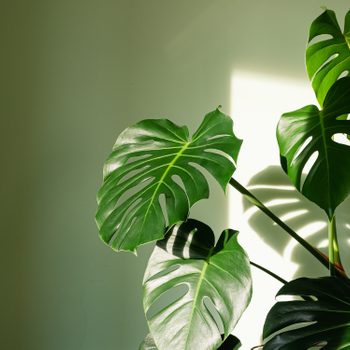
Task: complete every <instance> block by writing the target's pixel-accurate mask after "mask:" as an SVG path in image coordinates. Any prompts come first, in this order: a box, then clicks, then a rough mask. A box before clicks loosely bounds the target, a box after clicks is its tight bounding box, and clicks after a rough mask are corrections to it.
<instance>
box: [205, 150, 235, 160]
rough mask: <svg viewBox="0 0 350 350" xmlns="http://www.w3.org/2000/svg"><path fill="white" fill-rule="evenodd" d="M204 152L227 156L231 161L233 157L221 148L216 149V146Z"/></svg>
mask: <svg viewBox="0 0 350 350" xmlns="http://www.w3.org/2000/svg"><path fill="white" fill-rule="evenodd" d="M204 152H206V153H214V154H217V155H219V156H222V157H225V158H226V159H228V160H229V161H230V162H232V161H233V160H232V158H231V157H230V156H229V155H228V154H227V153H226V152H224V151H221V150H219V149H214V148H207V149H206V150H205V151H204Z"/></svg>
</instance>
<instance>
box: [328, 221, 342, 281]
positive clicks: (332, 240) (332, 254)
mask: <svg viewBox="0 0 350 350" xmlns="http://www.w3.org/2000/svg"><path fill="white" fill-rule="evenodd" d="M328 252H329V272H330V274H331V276H335V275H336V270H337V268H338V269H343V268H342V263H341V260H340V254H339V245H338V237H337V223H336V219H335V215H334V216H333V217H332V219H331V220H329V221H328Z"/></svg>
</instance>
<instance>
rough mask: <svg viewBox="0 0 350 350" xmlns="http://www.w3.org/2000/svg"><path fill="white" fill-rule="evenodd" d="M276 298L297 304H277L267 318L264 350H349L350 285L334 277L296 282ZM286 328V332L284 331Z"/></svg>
mask: <svg viewBox="0 0 350 350" xmlns="http://www.w3.org/2000/svg"><path fill="white" fill-rule="evenodd" d="M277 295H278V296H280V295H284V296H298V297H300V298H299V300H293V301H283V302H282V301H281V302H278V303H276V304H275V305H274V306H273V307H272V309H271V310H270V312H269V314H268V315H267V318H266V321H265V325H264V339H266V338H269V339H268V341H267V342H266V343H265V345H264V350H282V349H283V350H295V349H309V348H311V347H312V346H317V345H321V344H323V347H322V349H323V350H334V349H344V350H346V349H347V350H349V349H350V282H349V280H347V279H340V278H337V277H322V278H318V279H310V278H299V279H297V280H294V281H292V282H289V283H288V284H286V285H285V286H283V287H282V288H281V290H280V291H279V292H278V294H277ZM287 327H288V328H287Z"/></svg>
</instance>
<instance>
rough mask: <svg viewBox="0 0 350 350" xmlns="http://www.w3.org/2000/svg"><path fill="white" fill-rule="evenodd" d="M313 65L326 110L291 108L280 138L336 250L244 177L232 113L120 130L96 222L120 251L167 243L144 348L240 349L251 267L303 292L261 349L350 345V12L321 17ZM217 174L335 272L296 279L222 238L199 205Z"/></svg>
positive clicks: (278, 310)
mask: <svg viewBox="0 0 350 350" xmlns="http://www.w3.org/2000/svg"><path fill="white" fill-rule="evenodd" d="M306 66H307V72H308V75H309V78H310V80H311V84H312V87H313V89H314V91H315V94H316V97H317V100H318V103H319V106H315V105H309V106H306V107H303V108H300V109H298V110H296V111H293V112H289V113H285V114H283V115H282V117H281V119H280V121H279V123H278V126H277V141H278V144H279V149H280V159H281V166H282V168H283V170H284V171H285V172H286V174H287V175H288V176H289V178H290V181H291V182H292V183H293V185H294V186H295V187H296V189H297V190H298V191H300V193H301V194H302V195H304V196H305V197H306V198H307V199H308V200H310V201H312V202H314V203H315V204H316V205H318V206H319V207H320V208H322V209H323V210H324V212H325V217H326V218H327V220H328V223H329V224H328V227H329V230H328V231H329V237H328V245H329V249H328V251H329V254H328V256H327V255H325V254H323V253H321V252H320V251H319V250H318V249H317V248H315V247H313V246H312V245H311V244H310V243H309V242H307V241H306V240H304V239H303V238H302V237H301V236H300V235H298V234H297V233H296V232H295V231H293V230H292V229H291V228H290V227H289V226H288V225H287V224H286V223H285V222H283V221H282V220H281V219H280V218H278V217H277V216H275V215H274V214H273V213H272V212H271V211H270V210H269V209H268V208H267V207H266V206H265V205H264V204H263V203H262V202H261V201H260V200H259V199H258V198H257V197H256V196H255V195H253V194H252V193H251V192H250V191H249V190H247V189H246V188H245V187H243V186H242V185H241V184H240V183H238V182H237V180H235V179H234V178H233V177H232V175H233V173H234V171H235V169H236V164H237V158H238V154H239V150H240V147H241V144H242V141H241V140H240V139H238V138H237V137H236V136H235V134H234V132H233V121H232V119H231V118H230V117H228V116H227V115H225V114H224V113H222V112H221V111H220V109H216V110H214V111H212V112H210V113H208V114H207V115H206V116H205V118H204V120H203V122H202V123H201V125H200V126H199V128H198V129H197V131H196V132H195V133H194V134H193V135H192V136H190V135H189V132H188V129H187V128H186V127H184V126H183V127H180V126H178V125H176V124H174V123H173V122H171V121H169V120H166V119H160V120H157V119H147V120H143V121H141V122H139V123H137V124H135V125H133V126H131V127H129V128H127V129H126V130H124V131H123V132H122V133H121V134H120V136H119V137H118V139H117V141H116V143H115V145H114V147H113V151H112V153H111V154H110V156H109V157H108V159H107V160H106V162H105V165H104V173H103V184H102V187H101V189H100V190H99V192H98V196H97V201H98V210H97V214H96V222H97V225H98V228H99V232H100V237H101V239H102V240H103V241H104V242H105V243H106V244H107V245H109V246H110V247H111V248H112V249H114V250H116V251H130V252H135V251H136V250H137V248H138V247H139V246H140V245H143V244H146V243H150V242H154V241H156V244H155V247H154V250H153V253H152V255H151V257H150V259H149V262H148V266H147V268H146V272H145V275H144V280H143V305H144V310H145V314H146V318H147V321H148V325H149V330H150V333H149V334H148V335H147V336H146V338H145V339H144V341H143V342H142V344H141V345H140V349H143V350H145V349H159V350H197V349H198V350H212V349H214V350H216V349H226V350H227V349H231V350H233V349H238V348H239V347H240V341H239V340H238V339H237V338H236V337H235V336H234V335H233V334H234V328H235V325H236V324H237V322H238V320H239V319H240V317H241V315H242V314H243V313H244V311H245V309H246V308H247V306H248V304H249V302H250V299H251V294H252V283H253V281H252V276H251V272H250V266H251V265H254V266H257V267H258V268H260V269H262V270H263V271H265V272H267V273H268V274H270V275H271V276H274V277H276V278H278V279H279V280H280V281H282V282H283V284H284V286H283V287H282V289H281V290H280V291H279V292H278V295H284V296H290V297H294V299H292V300H289V301H278V302H277V303H276V304H275V305H274V306H273V307H272V309H271V310H270V312H269V313H268V315H267V317H266V320H265V325H264V329H263V330H262V332H263V339H264V341H263V344H262V345H261V348H264V349H266V350H270V349H271V350H276V349H283V350H295V349H309V348H323V349H328V350H333V349H350V280H349V279H348V277H347V276H346V273H345V271H344V268H343V266H342V262H341V258H340V248H341V247H339V244H338V239H337V223H336V209H337V207H338V206H339V204H340V203H342V202H343V201H344V199H345V198H346V197H347V196H348V195H349V193H350V147H349V146H348V145H347V144H346V142H340V141H339V140H338V138H339V136H341V137H348V136H349V135H350V120H348V114H349V113H350V77H349V72H350V11H349V12H348V13H347V15H346V17H345V26H344V30H342V29H341V28H340V26H339V24H338V22H337V19H336V16H335V13H334V12H333V11H331V10H326V11H325V12H324V13H322V14H321V15H320V16H319V17H318V18H317V19H316V20H315V21H314V22H313V23H312V25H311V28H310V35H309V45H308V47H307V50H306ZM344 135H345V136H344ZM311 160H312V161H311ZM208 172H209V173H210V174H211V175H212V176H213V177H214V178H215V179H216V181H217V182H218V183H219V185H220V186H221V187H222V189H223V190H225V189H226V187H227V185H229V184H230V185H231V186H233V187H234V188H235V189H237V190H238V191H239V192H240V193H241V194H242V195H243V196H244V197H245V198H246V199H247V200H249V201H250V202H251V203H252V204H254V205H255V206H257V207H258V208H259V209H260V210H262V212H264V213H265V214H266V215H268V216H269V217H270V218H271V219H272V220H273V221H274V222H275V223H276V224H278V225H279V226H281V227H282V228H283V229H284V230H285V231H286V232H287V233H288V234H289V235H290V236H291V237H292V238H294V239H296V240H297V241H298V242H299V243H300V244H301V245H302V246H303V247H304V248H305V249H307V250H308V251H309V252H310V254H312V255H313V256H314V257H315V258H316V259H317V260H318V261H319V262H320V263H321V264H323V265H324V266H326V267H327V268H328V269H329V276H325V277H322V278H299V279H296V280H293V281H290V282H287V281H284V280H282V279H281V278H279V277H278V276H277V275H275V274H274V273H273V272H271V271H269V270H267V269H266V268H264V267H262V266H259V265H257V264H255V263H254V262H251V261H250V259H249V257H248V255H247V253H246V252H245V251H244V249H243V248H242V247H241V246H240V244H239V243H238V240H237V238H238V231H235V230H234V229H233V228H228V229H226V230H224V231H223V232H222V233H221V236H220V238H219V239H218V241H217V242H215V235H214V233H213V231H212V230H211V228H210V227H209V226H207V225H206V224H205V223H202V222H200V221H198V220H195V219H193V218H189V212H190V209H191V207H192V206H193V205H194V204H195V203H196V202H198V201H199V200H201V199H204V198H208V196H209V185H208V181H207V178H206V173H208ZM305 172H306V175H305ZM295 297H297V298H295Z"/></svg>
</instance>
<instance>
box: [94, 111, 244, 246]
mask: <svg viewBox="0 0 350 350" xmlns="http://www.w3.org/2000/svg"><path fill="white" fill-rule="evenodd" d="M232 126H233V123H232V119H231V118H230V117H228V116H226V115H225V114H223V113H221V112H220V111H219V110H218V109H217V110H215V111H213V112H211V113H209V114H207V115H206V116H205V118H204V120H203V122H202V124H201V125H200V127H199V128H198V130H197V131H196V132H195V134H194V135H193V136H192V138H190V137H189V135H188V129H187V127H185V126H184V127H179V126H177V125H175V124H174V123H172V122H171V121H169V120H166V119H160V120H154V119H151V120H143V121H141V122H139V123H137V124H136V125H134V126H132V127H129V128H128V129H126V130H124V132H123V133H122V134H121V135H120V136H119V137H118V139H117V142H116V143H115V145H114V148H113V152H112V153H111V155H110V156H109V158H108V159H107V161H106V163H105V166H104V182H103V185H102V187H101V189H100V190H99V192H98V198H97V200H98V211H97V214H96V221H97V225H98V227H99V230H100V236H101V238H102V240H103V241H104V242H106V243H107V244H109V245H110V246H111V247H112V248H113V249H115V250H126V251H135V250H136V248H137V247H138V246H139V245H141V244H143V243H147V242H150V241H154V240H157V239H160V238H163V237H164V232H165V228H166V226H168V225H169V226H170V225H172V224H174V223H176V222H178V221H180V220H185V219H186V217H187V215H188V211H189V208H190V207H191V206H192V205H193V204H194V203H196V202H197V201H199V200H200V199H203V198H207V197H208V195H209V187H208V182H207V180H206V178H205V176H204V175H203V172H202V169H205V170H207V171H208V172H209V173H210V174H211V175H213V176H214V178H215V179H216V180H217V181H218V183H219V184H220V185H221V187H222V188H223V189H225V188H226V185H227V183H228V181H229V179H230V178H231V176H232V173H233V172H234V170H235V161H236V160H237V156H238V152H239V149H240V146H241V143H242V141H241V140H239V139H237V138H236V137H235V135H234V134H233V131H232ZM198 167H199V169H198ZM179 180H180V181H179ZM179 182H180V183H179ZM161 196H164V197H165V202H166V210H165V211H166V215H164V214H163V208H162V205H161V202H160V199H161Z"/></svg>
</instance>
